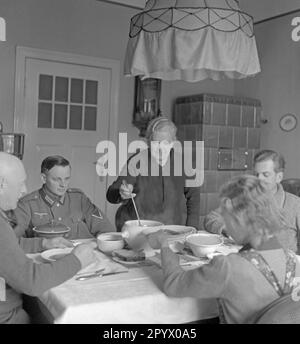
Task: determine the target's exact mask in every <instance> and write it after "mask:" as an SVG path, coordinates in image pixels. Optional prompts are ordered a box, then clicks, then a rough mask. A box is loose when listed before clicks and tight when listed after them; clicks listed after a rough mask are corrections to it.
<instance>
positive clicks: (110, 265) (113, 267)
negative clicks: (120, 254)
mask: <svg viewBox="0 0 300 344" xmlns="http://www.w3.org/2000/svg"><path fill="white" fill-rule="evenodd" d="M95 256H96V260H95V261H94V262H93V263H92V264H90V265H88V266H86V267H85V268H83V269H81V270H80V271H78V273H77V275H78V276H79V275H85V274H90V273H94V272H96V271H98V270H100V269H103V272H104V273H107V272H118V271H128V268H126V267H124V266H122V265H120V264H117V263H115V262H113V261H111V260H110V259H107V258H106V259H105V258H103V257H102V256H101V255H100V254H99V253H98V252H95Z"/></svg>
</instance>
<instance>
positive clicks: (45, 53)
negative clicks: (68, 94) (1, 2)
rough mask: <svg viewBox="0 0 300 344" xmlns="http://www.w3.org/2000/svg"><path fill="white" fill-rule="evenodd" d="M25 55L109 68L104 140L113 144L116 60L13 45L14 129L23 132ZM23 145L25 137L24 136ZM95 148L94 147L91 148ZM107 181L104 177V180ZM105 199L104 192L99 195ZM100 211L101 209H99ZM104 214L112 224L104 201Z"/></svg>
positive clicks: (111, 209)
mask: <svg viewBox="0 0 300 344" xmlns="http://www.w3.org/2000/svg"><path fill="white" fill-rule="evenodd" d="M29 58H33V59H40V60H46V61H50V62H61V63H70V64H78V65H81V66H87V67H95V68H101V69H109V70H110V71H111V89H110V106H109V114H108V115H109V123H108V126H109V127H108V138H107V139H108V140H111V141H113V142H114V143H115V144H117V142H118V136H117V135H118V116H119V90H120V61H119V60H114V59H104V58H100V57H92V56H87V55H78V54H72V53H65V52H59V51H52V50H44V49H36V48H29V47H23V46H17V47H16V75H15V101H14V132H15V133H22V132H23V131H24V117H25V116H24V109H25V95H26V83H25V76H26V60H27V59H29ZM25 144H26V138H25ZM95 149H96V147H95ZM109 182H110V177H109V176H108V180H107V183H109ZM103 197H105V198H106V195H103ZM103 210H104V209H103ZM105 210H106V215H107V216H108V218H109V219H110V220H111V222H112V223H114V220H113V219H114V214H115V211H116V209H115V208H114V207H113V206H112V205H110V204H109V203H108V202H107V200H106V207H105Z"/></svg>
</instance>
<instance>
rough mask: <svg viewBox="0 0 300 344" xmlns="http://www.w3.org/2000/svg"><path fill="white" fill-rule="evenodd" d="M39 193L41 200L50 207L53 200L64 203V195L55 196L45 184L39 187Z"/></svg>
mask: <svg viewBox="0 0 300 344" xmlns="http://www.w3.org/2000/svg"><path fill="white" fill-rule="evenodd" d="M40 194H41V196H42V198H43V200H44V201H45V202H46V203H47V204H48V205H49V206H50V207H52V206H53V204H54V203H55V202H60V203H61V204H63V203H64V200H65V195H63V196H61V197H60V196H57V195H55V194H54V193H53V192H51V191H50V190H49V189H48V188H47V187H46V185H43V187H42V188H41V189H40Z"/></svg>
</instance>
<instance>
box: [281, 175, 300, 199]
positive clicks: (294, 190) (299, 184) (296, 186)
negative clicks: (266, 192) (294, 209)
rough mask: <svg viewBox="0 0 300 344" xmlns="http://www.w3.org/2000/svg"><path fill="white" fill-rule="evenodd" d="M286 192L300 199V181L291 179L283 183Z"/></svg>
mask: <svg viewBox="0 0 300 344" xmlns="http://www.w3.org/2000/svg"><path fill="white" fill-rule="evenodd" d="M281 185H282V187H283V189H284V191H286V192H289V193H291V194H294V195H296V196H298V197H300V179H298V178H289V179H284V180H282V181H281Z"/></svg>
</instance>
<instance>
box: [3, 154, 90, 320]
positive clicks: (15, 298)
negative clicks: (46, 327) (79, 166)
mask: <svg viewBox="0 0 300 344" xmlns="http://www.w3.org/2000/svg"><path fill="white" fill-rule="evenodd" d="M25 180H26V173H25V170H24V167H23V164H22V162H21V161H20V160H19V159H18V158H17V157H15V156H13V155H10V154H7V153H3V152H0V324H27V323H29V322H30V319H29V316H28V314H27V313H26V312H25V311H24V309H23V308H22V297H21V293H23V294H28V295H31V296H38V295H41V294H42V293H43V292H45V291H46V290H48V289H50V288H52V287H55V286H57V285H59V284H61V283H63V282H64V281H66V280H68V279H70V278H71V277H73V276H74V275H75V274H76V273H77V272H78V271H79V270H80V269H82V268H84V267H86V266H87V265H89V264H91V263H92V262H93V261H94V259H95V256H94V252H93V246H94V245H93V244H81V245H78V246H77V247H75V248H74V249H73V250H72V252H71V253H70V254H68V255H66V256H65V257H63V258H61V259H60V260H57V261H55V262H53V263H50V264H49V263H48V264H46V263H45V264H37V263H35V262H34V261H33V260H32V259H30V258H28V257H27V256H26V253H36V252H40V251H43V250H45V249H50V248H54V247H66V246H72V244H71V243H70V242H69V241H68V240H66V239H65V238H62V237H56V238H52V239H47V238H22V237H21V238H19V239H18V238H17V237H16V235H15V233H14V231H13V229H12V227H11V225H10V222H9V219H8V218H7V216H6V214H5V212H7V211H9V210H11V209H14V208H16V206H17V202H18V199H19V198H20V197H21V195H22V194H23V193H25V192H26V185H25Z"/></svg>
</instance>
